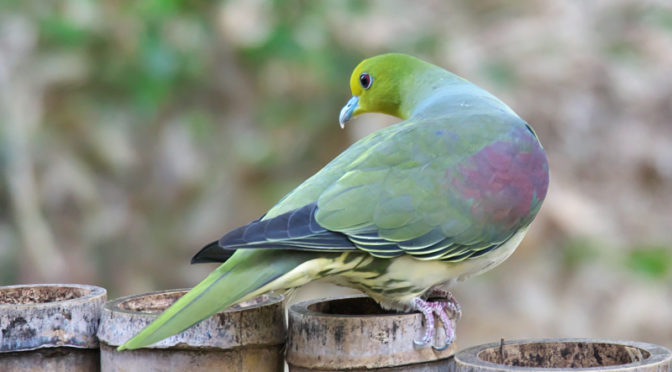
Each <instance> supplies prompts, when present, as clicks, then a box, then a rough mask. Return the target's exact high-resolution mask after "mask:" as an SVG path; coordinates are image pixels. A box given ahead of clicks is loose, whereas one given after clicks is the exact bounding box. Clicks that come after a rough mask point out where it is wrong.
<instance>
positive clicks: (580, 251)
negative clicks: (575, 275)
mask: <svg viewBox="0 0 672 372" xmlns="http://www.w3.org/2000/svg"><path fill="white" fill-rule="evenodd" d="M560 248H561V250H562V252H563V254H564V255H563V258H564V262H565V265H564V266H565V267H567V268H570V269H574V268H576V267H577V266H579V265H583V264H587V263H590V262H592V261H595V260H596V259H597V258H598V257H599V256H600V251H599V249H598V248H597V244H596V243H595V242H594V241H592V240H590V239H587V238H575V239H571V240H568V241H566V242H564V243H563V244H562V245H561V247H560Z"/></svg>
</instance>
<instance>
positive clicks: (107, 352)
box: [98, 290, 286, 372]
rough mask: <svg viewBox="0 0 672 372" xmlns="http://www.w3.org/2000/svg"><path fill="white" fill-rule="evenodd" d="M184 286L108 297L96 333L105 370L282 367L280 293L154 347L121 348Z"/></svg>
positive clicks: (283, 330) (238, 307)
mask: <svg viewBox="0 0 672 372" xmlns="http://www.w3.org/2000/svg"><path fill="white" fill-rule="evenodd" d="M184 293H186V290H171V291H161V292H153V293H148V294H143V295H137V296H129V297H124V298H119V299H116V300H113V301H109V302H108V303H107V304H105V307H104V309H103V313H102V316H101V325H100V329H99V332H98V337H99V338H100V343H101V369H102V371H103V372H112V371H115V372H117V371H118V372H121V371H124V372H131V371H143V372H144V371H191V372H196V371H199V372H200V371H223V370H226V371H262V372H263V371H281V370H282V366H283V349H284V343H285V335H286V327H285V317H284V312H283V309H282V302H283V297H282V296H281V295H270V294H269V295H263V296H260V297H257V298H256V299H253V300H250V301H248V302H245V303H242V304H240V305H236V306H234V307H232V308H230V309H227V310H225V311H222V312H220V313H217V314H215V315H213V316H212V317H210V318H208V319H206V320H204V321H202V322H200V323H199V324H197V325H195V326H193V327H191V328H189V329H187V330H186V331H184V332H182V333H180V334H177V335H174V336H171V337H169V338H167V339H165V340H162V341H160V342H158V343H156V344H154V345H152V346H150V347H147V348H142V349H138V350H130V351H128V350H127V351H123V352H118V351H116V347H117V346H119V345H121V344H122V343H124V342H125V341H126V340H128V339H129V338H131V337H132V336H134V335H135V334H136V333H138V332H139V331H140V330H141V329H142V328H144V327H145V326H146V325H147V324H149V323H150V322H151V321H152V320H153V319H155V318H156V317H157V316H158V315H159V314H160V313H161V312H162V311H163V310H165V309H166V308H167V307H168V306H170V305H171V304H172V303H173V302H175V301H176V300H177V299H178V298H180V297H181V296H182V295H183V294H184Z"/></svg>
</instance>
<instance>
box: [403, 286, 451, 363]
mask: <svg viewBox="0 0 672 372" xmlns="http://www.w3.org/2000/svg"><path fill="white" fill-rule="evenodd" d="M440 292H441V293H440V294H441V297H443V298H445V299H446V300H445V301H432V302H430V301H425V300H423V299H422V298H419V297H418V298H415V300H414V301H413V304H414V306H415V308H416V309H417V310H418V311H420V312H421V313H422V315H423V316H424V317H425V328H426V329H425V336H424V337H423V338H422V339H421V340H420V341H417V340H416V341H414V342H415V344H416V345H418V346H424V345H427V344H428V343H429V342H430V341H432V339H433V338H434V314H436V315H438V316H439V319H441V323H443V329H444V331H445V332H446V343H445V345H443V346H441V347H436V346H432V347H433V348H434V349H435V350H439V351H440V350H445V349H446V348H447V347H448V346H450V344H452V343H453V341H454V340H455V331H454V330H453V325H452V323H451V321H450V317H449V316H448V314H447V313H446V309H447V310H448V311H450V312H451V314H452V315H453V316H454V317H455V318H456V319H459V318H460V316H461V315H462V310H461V308H460V305H459V304H458V303H457V301H456V300H455V298H454V297H453V295H452V294H450V292H446V291H440ZM431 294H432V295H434V294H437V292H436V291H432V292H431Z"/></svg>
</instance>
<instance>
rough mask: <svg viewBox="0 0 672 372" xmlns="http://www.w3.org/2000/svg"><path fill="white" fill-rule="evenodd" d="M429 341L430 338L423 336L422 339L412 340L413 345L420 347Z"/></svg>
mask: <svg viewBox="0 0 672 372" xmlns="http://www.w3.org/2000/svg"><path fill="white" fill-rule="evenodd" d="M429 341H431V339H429V338H423V339H422V340H420V341H418V340H413V344H414V345H415V346H420V347H422V346H425V345H427V344H428V343H429Z"/></svg>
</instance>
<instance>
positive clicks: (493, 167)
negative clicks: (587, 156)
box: [218, 112, 545, 261]
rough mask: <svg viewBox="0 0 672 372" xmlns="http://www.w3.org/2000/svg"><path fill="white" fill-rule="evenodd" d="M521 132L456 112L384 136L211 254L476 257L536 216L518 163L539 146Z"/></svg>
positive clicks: (353, 151)
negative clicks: (358, 253)
mask: <svg viewBox="0 0 672 372" xmlns="http://www.w3.org/2000/svg"><path fill="white" fill-rule="evenodd" d="M525 128H526V127H525V123H524V122H522V120H520V119H518V118H517V117H513V116H508V115H504V116H503V115H501V114H497V115H495V114H480V113H479V114H477V113H474V114H467V115H465V113H464V112H461V113H460V115H453V116H451V115H447V116H445V117H442V118H438V119H429V120H424V121H406V122H402V123H399V124H397V125H394V126H391V127H388V128H385V129H384V130H382V131H379V132H376V133H374V134H373V135H371V136H369V137H367V138H365V139H363V140H361V141H359V142H357V143H356V144H355V145H353V146H352V147H351V148H349V149H348V150H347V151H345V152H344V153H343V154H341V155H340V156H339V157H338V158H336V159H334V160H333V161H332V162H331V163H330V164H328V165H327V166H326V167H325V168H324V169H323V170H322V171H320V172H318V173H317V174H316V175H315V176H313V177H311V178H310V179H308V180H306V182H304V183H303V184H302V185H300V186H299V187H298V188H297V189H295V190H294V191H293V192H292V193H290V194H288V195H287V196H286V197H285V198H283V200H281V201H280V202H279V203H278V204H277V205H276V206H275V207H274V208H273V209H271V211H269V213H268V214H267V215H266V216H264V218H262V219H261V220H260V221H255V222H252V223H251V224H249V225H247V226H243V227H241V228H239V229H237V230H234V231H232V232H231V233H229V234H227V235H226V236H225V237H223V238H222V240H220V241H219V244H218V246H219V247H220V248H221V249H224V250H226V249H230V250H233V249H245V248H276V249H290V250H291V249H298V250H313V251H346V250H354V249H360V250H363V251H366V252H368V253H370V254H371V255H373V256H376V257H395V256H399V255H403V254H407V255H411V256H414V257H416V258H418V259H426V260H430V259H432V260H433V259H442V260H450V261H460V260H464V259H466V258H469V257H474V256H477V255H480V254H483V253H485V252H487V251H489V250H492V249H494V248H496V247H498V246H499V245H501V244H503V243H504V242H505V241H506V240H507V239H508V238H509V237H510V236H511V235H513V234H514V233H515V232H516V231H518V230H519V229H520V228H521V227H523V226H525V225H527V224H528V223H529V221H531V217H529V216H530V215H532V216H533V215H534V214H535V213H536V210H538V208H536V204H535V202H534V201H530V200H528V199H529V198H528V197H527V194H529V192H527V191H529V190H528V189H530V190H531V186H530V182H528V181H530V180H531V179H532V178H533V177H535V175H534V174H533V172H531V171H530V169H531V167H532V168H533V167H534V164H533V163H534V162H532V161H530V156H527V157H526V156H518V155H520V154H522V155H525V154H528V155H529V154H531V149H532V150H533V149H534V148H535V146H537V147H538V144H537V142H536V138H535V137H534V136H533V135H532V133H531V132H529V131H527V130H526V129H525ZM535 144H537V145H535ZM541 153H542V155H543V151H542V152H541ZM514 158H521V159H523V161H522V163H521V161H513V160H511V159H514ZM507 159H508V160H509V163H507V164H505V166H502V165H501V164H499V163H498V162H500V163H501V162H502V161H506V160H507ZM533 160H534V159H533ZM543 160H544V161H545V157H544V158H543ZM542 165H545V163H544V164H542ZM542 168H543V167H542ZM481 176H485V177H486V178H485V179H484V178H483V177H481ZM493 176H495V177H494V178H493ZM497 177H499V178H501V180H500V179H498V178H497ZM514 177H518V178H520V177H522V178H524V179H523V180H522V182H518V181H520V180H516V179H513V178H514ZM531 177H532V178H531ZM500 184H504V186H503V187H500V186H498V185H500ZM533 191H534V190H533ZM526 192H527V194H526ZM544 193H545V190H544ZM316 200H317V202H316ZM539 203H540V202H539ZM539 203H537V204H539ZM518 205H523V206H524V208H519V207H518ZM535 208H536V209H535ZM521 210H522V211H523V212H524V213H521V212H520V211H521Z"/></svg>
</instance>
